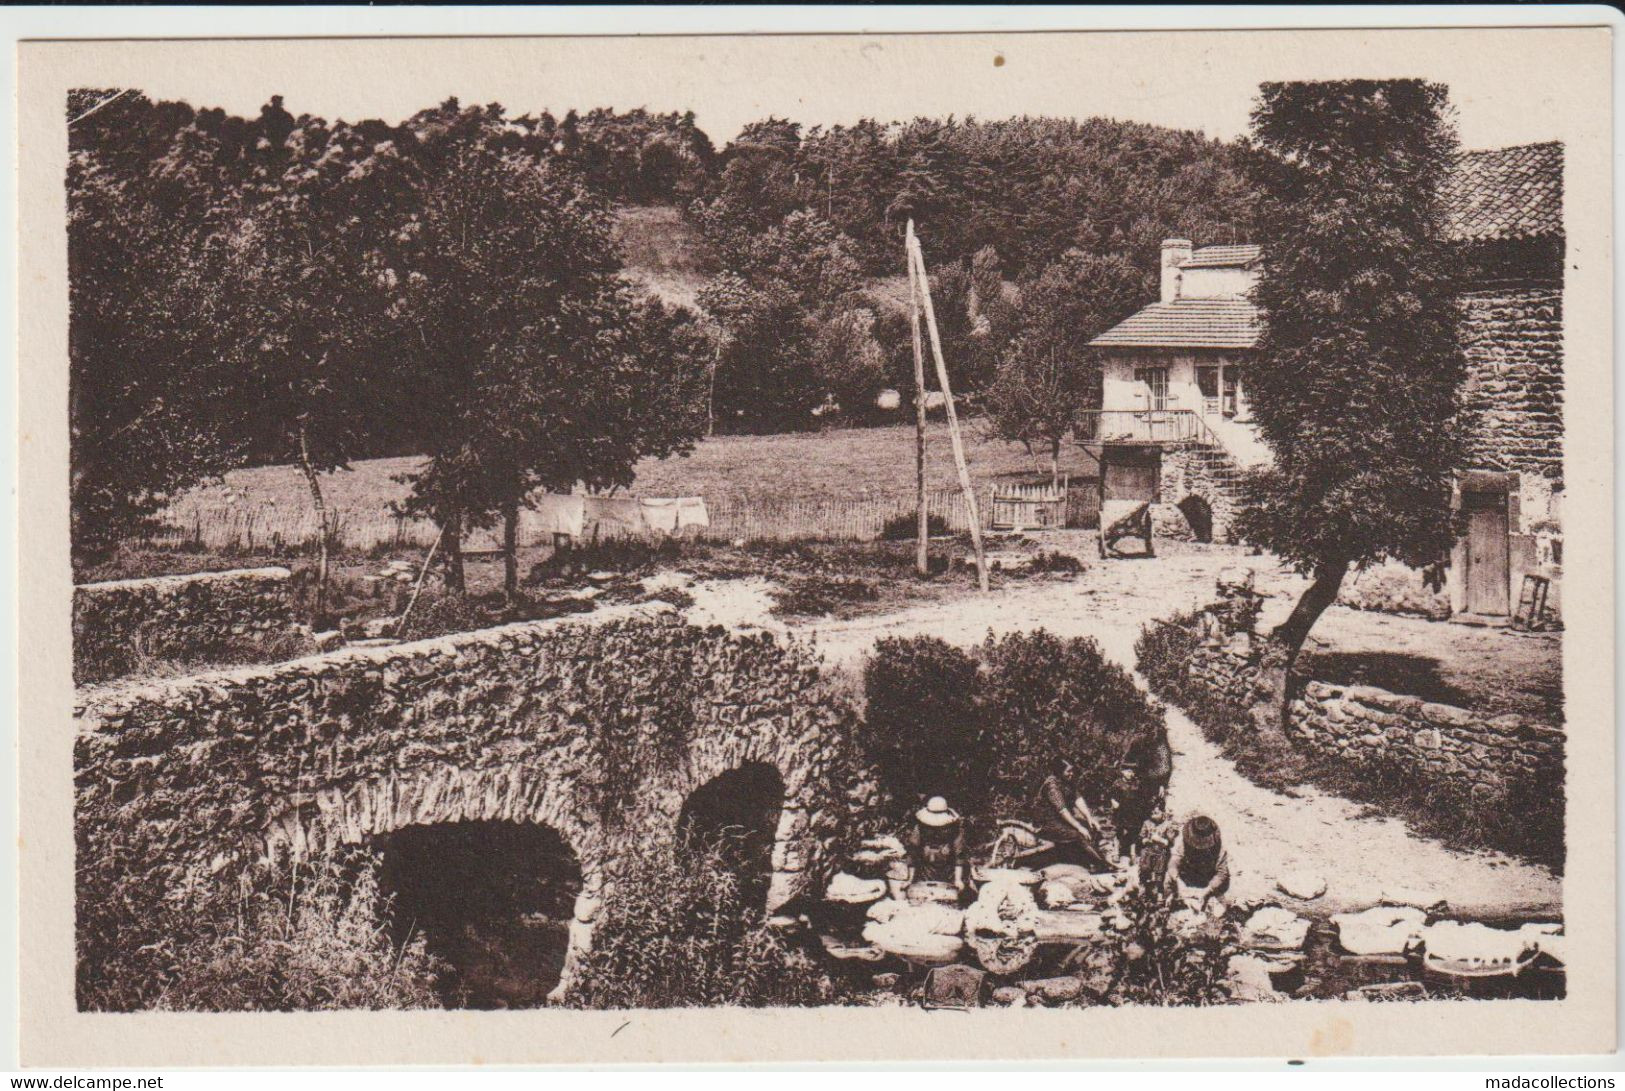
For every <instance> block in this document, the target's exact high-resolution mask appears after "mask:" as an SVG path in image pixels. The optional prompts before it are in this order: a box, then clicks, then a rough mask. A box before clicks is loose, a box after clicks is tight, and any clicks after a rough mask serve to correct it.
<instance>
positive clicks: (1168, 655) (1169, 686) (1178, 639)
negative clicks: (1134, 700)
mask: <svg viewBox="0 0 1625 1091" xmlns="http://www.w3.org/2000/svg"><path fill="white" fill-rule="evenodd" d="M1195 625H1196V614H1195V613H1194V612H1187V613H1183V614H1175V615H1174V616H1173V617H1171V618H1168V619H1167V620H1165V621H1153V622H1151V623H1150V624H1149V625H1147V626H1145V627H1144V628H1143V629H1141V630H1140V638H1139V639H1138V640H1136V641H1135V642H1134V657H1135V660H1136V662H1137V664H1138V667H1139V671H1140V673H1141V674H1142V675H1144V676H1145V679H1146V681H1148V682H1150V683H1151V689H1152V691H1153V692H1156V693H1160V694H1162V695H1163V696H1166V697H1170V698H1173V699H1174V700H1179V701H1183V700H1184V698H1185V696H1186V691H1187V690H1188V688H1189V687H1188V685H1187V683H1188V681H1189V675H1188V674H1187V673H1186V669H1187V668H1188V667H1189V666H1190V662H1191V656H1192V655H1193V654H1194V653H1195V651H1196V630H1195Z"/></svg>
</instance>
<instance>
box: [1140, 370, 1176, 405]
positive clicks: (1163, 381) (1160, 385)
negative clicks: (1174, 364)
mask: <svg viewBox="0 0 1625 1091" xmlns="http://www.w3.org/2000/svg"><path fill="white" fill-rule="evenodd" d="M1134 381H1135V382H1137V383H1143V384H1144V385H1145V391H1146V404H1145V407H1146V408H1147V409H1167V408H1168V369H1167V368H1165V367H1137V368H1135V369H1134Z"/></svg>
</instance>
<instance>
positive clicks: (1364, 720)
mask: <svg viewBox="0 0 1625 1091" xmlns="http://www.w3.org/2000/svg"><path fill="white" fill-rule="evenodd" d="M1187 670H1188V679H1189V681H1191V682H1193V683H1195V684H1198V685H1200V686H1202V687H1203V688H1204V689H1205V690H1206V691H1207V692H1208V693H1209V694H1210V695H1212V696H1213V697H1214V698H1216V699H1217V700H1219V701H1221V702H1222V703H1224V704H1226V705H1229V706H1232V707H1234V708H1235V709H1236V710H1237V711H1238V714H1239V713H1240V712H1241V710H1244V709H1246V708H1247V707H1248V706H1249V705H1251V704H1252V702H1253V700H1254V699H1255V698H1256V696H1257V693H1256V691H1255V686H1256V683H1257V677H1258V668H1257V666H1256V665H1255V664H1254V663H1253V661H1252V660H1251V658H1250V657H1249V656H1248V655H1247V654H1246V653H1245V652H1242V651H1240V650H1237V649H1234V648H1231V647H1222V648H1210V647H1205V646H1202V645H1201V644H1198V645H1197V646H1196V647H1195V648H1194V649H1193V651H1192V654H1191V658H1190V664H1189V667H1188V668H1187ZM1290 734H1291V738H1292V741H1293V742H1294V743H1295V744H1297V745H1299V746H1303V747H1307V748H1308V749H1310V750H1312V751H1315V752H1317V753H1319V754H1321V755H1323V756H1327V757H1332V758H1336V759H1339V760H1342V761H1347V762H1351V763H1354V764H1356V765H1358V764H1362V763H1368V762H1370V761H1372V760H1374V759H1377V758H1385V759H1390V760H1397V761H1399V762H1401V763H1402V764H1404V765H1406V766H1408V767H1410V768H1413V769H1415V770H1416V772H1417V773H1418V774H1419V775H1420V776H1422V777H1425V778H1428V779H1432V780H1443V781H1450V782H1454V783H1455V784H1457V785H1459V786H1461V787H1464V788H1468V789H1471V790H1482V791H1501V790H1504V789H1505V788H1506V787H1507V786H1508V784H1509V783H1510V782H1512V781H1515V780H1520V779H1522V780H1528V779H1530V778H1532V777H1533V776H1536V775H1538V774H1540V773H1542V772H1545V771H1550V770H1554V769H1555V770H1557V771H1558V772H1559V773H1560V772H1561V769H1562V764H1563V754H1564V749H1563V741H1564V731H1563V729H1562V728H1561V727H1555V726H1552V725H1549V724H1543V723H1537V722H1535V721H1532V720H1529V719H1526V718H1524V717H1521V716H1517V715H1511V714H1509V715H1502V716H1485V715H1482V714H1480V713H1477V712H1472V711H1469V710H1467V709H1463V708H1457V707H1455V706H1453V705H1443V704H1435V703H1433V702H1429V701H1423V700H1422V699H1421V698H1419V697H1410V696H1405V695H1403V694H1397V693H1390V692H1388V691H1387V690H1383V689H1377V688H1375V687H1373V686H1342V685H1331V684H1329V683H1326V682H1316V681H1309V682H1306V683H1305V684H1304V686H1303V688H1302V690H1301V691H1300V693H1299V696H1298V697H1297V699H1296V700H1294V702H1293V705H1292V717H1291V729H1290Z"/></svg>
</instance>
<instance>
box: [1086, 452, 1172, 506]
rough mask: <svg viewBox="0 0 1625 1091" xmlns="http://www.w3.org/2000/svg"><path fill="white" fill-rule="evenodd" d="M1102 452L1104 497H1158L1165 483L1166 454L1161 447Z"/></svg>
mask: <svg viewBox="0 0 1625 1091" xmlns="http://www.w3.org/2000/svg"><path fill="white" fill-rule="evenodd" d="M1102 454H1103V463H1104V464H1103V465H1102V467H1101V471H1100V486H1101V497H1102V499H1105V500H1138V501H1142V502H1143V501H1147V500H1150V501H1155V500H1157V499H1158V493H1159V492H1160V490H1161V486H1162V480H1161V478H1162V473H1161V471H1162V456H1161V453H1160V452H1159V451H1155V450H1152V451H1149V452H1141V451H1133V450H1110V449H1108V450H1107V451H1105V452H1102Z"/></svg>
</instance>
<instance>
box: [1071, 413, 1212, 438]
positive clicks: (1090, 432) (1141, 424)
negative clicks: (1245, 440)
mask: <svg viewBox="0 0 1625 1091" xmlns="http://www.w3.org/2000/svg"><path fill="white" fill-rule="evenodd" d="M1077 436H1078V439H1079V440H1080V441H1081V442H1084V443H1112V442H1122V443H1202V444H1207V445H1209V446H1213V447H1217V446H1220V444H1219V438H1218V437H1217V436H1215V435H1214V434H1213V430H1212V429H1210V428H1209V427H1208V426H1207V422H1206V421H1205V420H1203V419H1202V416H1201V414H1199V413H1197V412H1196V411H1195V410H1194V409H1086V410H1084V411H1083V412H1082V413H1080V414H1079V415H1078V426H1077Z"/></svg>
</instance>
